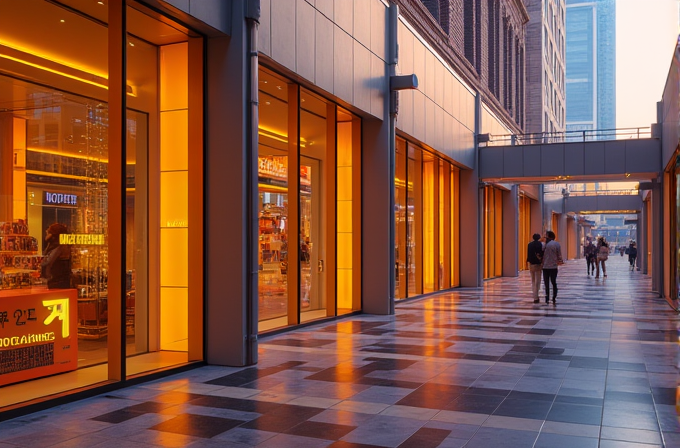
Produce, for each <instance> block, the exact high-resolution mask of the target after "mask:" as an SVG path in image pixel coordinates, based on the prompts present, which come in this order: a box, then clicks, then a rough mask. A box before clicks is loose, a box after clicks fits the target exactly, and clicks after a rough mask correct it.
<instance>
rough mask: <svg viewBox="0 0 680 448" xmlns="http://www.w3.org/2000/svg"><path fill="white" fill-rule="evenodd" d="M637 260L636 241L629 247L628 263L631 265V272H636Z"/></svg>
mask: <svg viewBox="0 0 680 448" xmlns="http://www.w3.org/2000/svg"><path fill="white" fill-rule="evenodd" d="M636 259H637V247H636V245H635V241H632V242H631V243H630V246H628V263H630V270H631V271H634V270H635V260H636Z"/></svg>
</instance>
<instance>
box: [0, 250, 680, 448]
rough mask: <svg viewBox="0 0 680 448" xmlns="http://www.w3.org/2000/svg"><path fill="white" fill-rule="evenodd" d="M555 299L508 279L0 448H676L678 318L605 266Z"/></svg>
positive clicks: (47, 421) (115, 404)
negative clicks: (536, 298) (534, 295)
mask: <svg viewBox="0 0 680 448" xmlns="http://www.w3.org/2000/svg"><path fill="white" fill-rule="evenodd" d="M558 284H559V286H560V293H559V296H558V300H557V305H556V306H553V305H552V304H551V305H544V304H543V303H541V304H540V305H534V304H533V303H532V301H531V299H530V297H529V293H528V291H529V289H530V288H529V277H528V274H527V273H522V275H520V277H519V278H515V279H500V280H496V281H491V282H487V283H486V285H485V287H484V288H483V289H481V288H480V289H460V290H456V291H455V292H453V293H444V294H440V295H436V296H432V297H429V298H426V299H423V300H418V301H412V302H408V303H403V304H400V305H398V306H397V313H396V316H359V317H352V318H349V319H346V320H341V321H337V322H334V323H326V324H320V325H318V326H315V327H308V328H304V329H300V330H298V331H294V332H289V333H286V334H282V335H278V336H274V337H267V338H262V339H261V341H260V350H261V353H260V363H259V365H258V366H257V367H255V368H242V369H236V368H222V367H214V366H209V367H203V368H200V369H196V370H193V371H190V372H188V373H183V374H179V375H175V376H172V377H169V378H167V379H164V380H161V381H155V382H150V383H146V384H143V385H140V386H136V387H131V388H128V389H123V390H120V391H118V392H114V393H110V394H107V395H103V396H99V397H95V398H91V399H88V400H83V401H81V402H77V403H72V404H69V405H65V406H61V407H59V408H56V409H51V410H48V411H45V412H40V413H37V414H33V415H30V416H26V417H23V418H20V419H16V420H11V421H7V422H4V423H0V447H15V446H22V447H33V448H37V447H47V446H50V447H115V448H121V447H146V446H164V447H184V446H191V447H247V446H258V447H275V448H285V447H295V448H302V447H342V448H345V447H377V446H379V447H414V448H428V447H437V446H439V447H469V448H473V447H474V448H478V447H479V448H495V447H512V448H522V447H534V448H538V447H550V448H560V447H569V448H590V447H603V448H614V447H617V448H618V447H621V448H624V447H625V448H633V447H636V448H642V447H662V446H665V447H680V424H679V423H678V417H677V414H676V411H675V392H676V387H677V385H678V371H677V364H678V359H677V358H678V330H677V328H678V323H679V319H678V316H677V314H676V313H675V312H674V311H672V310H671V309H670V308H669V307H668V305H667V304H666V303H665V302H664V301H663V300H661V299H659V298H656V297H655V296H654V295H653V294H651V293H650V292H648V291H649V289H650V282H649V280H648V279H647V278H646V277H644V276H643V275H642V274H641V273H640V272H630V271H629V270H628V265H627V261H626V260H625V259H624V258H621V257H618V256H614V257H612V258H611V259H610V262H609V276H608V278H607V279H599V280H596V279H594V278H593V277H588V276H586V268H585V262H584V261H572V262H568V263H567V264H566V265H565V266H564V267H562V268H561V269H560V274H559V276H558ZM0 393H2V390H1V389H0Z"/></svg>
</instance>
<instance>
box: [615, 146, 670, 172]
mask: <svg viewBox="0 0 680 448" xmlns="http://www.w3.org/2000/svg"><path fill="white" fill-rule="evenodd" d="M625 142H626V165H627V166H628V167H638V169H639V171H644V172H649V173H651V172H658V171H662V170H663V169H664V168H665V166H666V162H667V161H663V162H662V157H661V154H660V153H659V150H658V149H654V148H653V145H650V143H651V142H653V141H650V140H648V139H640V140H626V141H625ZM628 169H629V170H630V168H628Z"/></svg>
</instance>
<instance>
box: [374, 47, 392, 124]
mask: <svg viewBox="0 0 680 448" xmlns="http://www.w3.org/2000/svg"><path fill="white" fill-rule="evenodd" d="M387 75H388V73H387V64H385V61H384V60H383V59H380V58H379V57H377V56H376V55H375V54H373V53H371V92H370V93H371V114H373V115H375V116H376V117H382V116H383V115H384V113H385V101H387V98H386V96H385V95H386V92H387V90H388V85H387V79H388V78H387Z"/></svg>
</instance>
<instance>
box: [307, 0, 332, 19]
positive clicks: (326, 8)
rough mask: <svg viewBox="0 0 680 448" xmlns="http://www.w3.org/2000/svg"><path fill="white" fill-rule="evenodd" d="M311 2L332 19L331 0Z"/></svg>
mask: <svg viewBox="0 0 680 448" xmlns="http://www.w3.org/2000/svg"><path fill="white" fill-rule="evenodd" d="M312 3H314V6H315V7H316V9H318V10H319V12H320V13H321V14H323V15H324V16H326V17H327V18H328V19H329V20H333V6H334V2H333V0H315V1H313V2H312Z"/></svg>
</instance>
